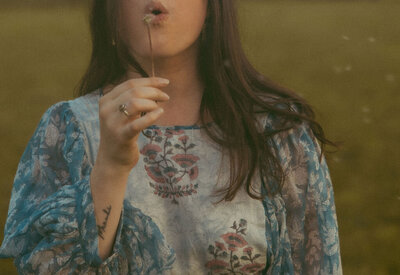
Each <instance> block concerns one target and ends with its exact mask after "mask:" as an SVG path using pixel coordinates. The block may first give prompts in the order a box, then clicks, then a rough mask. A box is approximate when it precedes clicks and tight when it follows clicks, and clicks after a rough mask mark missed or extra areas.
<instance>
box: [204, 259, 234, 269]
mask: <svg viewBox="0 0 400 275" xmlns="http://www.w3.org/2000/svg"><path fill="white" fill-rule="evenodd" d="M205 266H206V267H207V268H209V269H211V270H212V271H213V272H222V271H224V270H225V269H226V268H227V267H228V266H229V264H228V263H227V262H225V261H221V260H217V259H214V260H211V261H208V262H207V263H206V265H205Z"/></svg>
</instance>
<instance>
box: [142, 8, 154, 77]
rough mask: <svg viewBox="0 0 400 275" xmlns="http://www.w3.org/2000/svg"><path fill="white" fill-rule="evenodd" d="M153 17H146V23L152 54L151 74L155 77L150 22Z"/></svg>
mask: <svg viewBox="0 0 400 275" xmlns="http://www.w3.org/2000/svg"><path fill="white" fill-rule="evenodd" d="M151 19H152V18H151V17H150V16H149V15H146V16H145V17H144V19H143V20H144V21H145V22H146V26H147V34H148V36H149V45H150V53H151V73H152V76H153V77H155V73H154V55H153V45H152V42H151V30H150V22H151Z"/></svg>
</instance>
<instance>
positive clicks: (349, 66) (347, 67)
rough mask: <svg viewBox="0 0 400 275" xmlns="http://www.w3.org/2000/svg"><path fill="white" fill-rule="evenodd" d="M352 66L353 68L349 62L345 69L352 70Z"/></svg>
mask: <svg viewBox="0 0 400 275" xmlns="http://www.w3.org/2000/svg"><path fill="white" fill-rule="evenodd" d="M351 68H352V67H351V65H350V64H348V65H347V66H346V67H345V68H344V69H345V70H346V71H348V72H349V71H351Z"/></svg>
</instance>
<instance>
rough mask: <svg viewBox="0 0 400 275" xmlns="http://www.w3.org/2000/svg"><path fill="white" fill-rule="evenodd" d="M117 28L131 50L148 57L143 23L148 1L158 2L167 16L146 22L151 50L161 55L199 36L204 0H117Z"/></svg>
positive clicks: (182, 47)
mask: <svg viewBox="0 0 400 275" xmlns="http://www.w3.org/2000/svg"><path fill="white" fill-rule="evenodd" d="M119 1H120V8H121V10H120V14H121V17H120V19H121V21H120V31H121V35H122V39H123V40H124V41H125V43H127V45H128V46H129V49H130V52H131V54H132V55H133V56H134V57H135V58H138V59H143V58H144V59H146V58H149V57H150V49H149V39H148V33H147V27H146V23H145V22H144V21H143V18H144V16H145V15H146V14H147V12H146V6H147V5H148V4H151V3H152V2H154V3H157V2H158V3H161V4H162V5H163V6H164V7H165V8H166V9H167V11H168V19H167V20H165V21H164V22H162V23H161V24H158V25H153V24H150V28H151V38H152V46H153V54H154V57H155V58H165V57H172V56H175V55H178V54H179V53H182V52H184V51H185V50H187V49H188V48H190V47H191V46H194V45H195V42H196V41H197V39H198V38H199V35H200V32H201V30H202V27H203V24H204V21H205V18H206V15H207V4H208V0H163V1H154V0H119Z"/></svg>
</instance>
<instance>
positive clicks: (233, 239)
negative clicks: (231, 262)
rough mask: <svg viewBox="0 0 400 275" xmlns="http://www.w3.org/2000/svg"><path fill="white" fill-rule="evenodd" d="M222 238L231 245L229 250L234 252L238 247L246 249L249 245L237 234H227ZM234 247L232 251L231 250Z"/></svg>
mask: <svg viewBox="0 0 400 275" xmlns="http://www.w3.org/2000/svg"><path fill="white" fill-rule="evenodd" d="M221 238H222V239H223V240H224V241H225V242H226V243H227V244H229V250H232V249H233V248H236V247H244V246H246V245H247V242H246V240H245V239H244V238H243V237H242V236H240V235H239V234H236V233H226V234H223V235H221ZM231 247H232V249H231ZM232 251H236V250H232Z"/></svg>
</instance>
